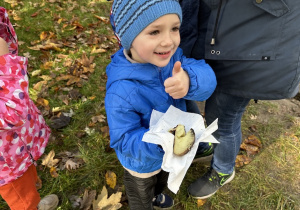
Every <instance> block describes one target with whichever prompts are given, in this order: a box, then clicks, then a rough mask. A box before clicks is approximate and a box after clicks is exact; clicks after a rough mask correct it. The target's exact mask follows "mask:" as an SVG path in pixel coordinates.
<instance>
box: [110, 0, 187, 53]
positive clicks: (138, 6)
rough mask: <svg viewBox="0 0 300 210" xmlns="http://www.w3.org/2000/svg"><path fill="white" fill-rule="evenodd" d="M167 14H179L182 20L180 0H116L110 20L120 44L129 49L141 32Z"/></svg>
mask: <svg viewBox="0 0 300 210" xmlns="http://www.w3.org/2000/svg"><path fill="white" fill-rule="evenodd" d="M166 14H177V15H178V16H179V19H180V21H182V12H181V7H180V5H179V2H178V0H148V1H147V0H114V2H113V5H112V8H111V14H110V22H111V25H112V28H113V30H114V32H115V35H116V37H117V38H118V40H119V42H120V44H121V45H122V46H123V47H124V48H125V49H127V50H129V49H130V47H131V44H132V42H133V40H134V39H135V37H136V36H137V35H139V33H140V32H142V31H143V30H144V29H145V28H146V27H147V26H148V25H149V24H151V23H152V22H154V21H155V20H156V19H158V18H160V17H161V16H163V15H166Z"/></svg>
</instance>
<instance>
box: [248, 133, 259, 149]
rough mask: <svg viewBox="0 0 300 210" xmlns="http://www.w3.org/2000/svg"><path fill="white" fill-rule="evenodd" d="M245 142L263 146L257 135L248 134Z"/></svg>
mask: <svg viewBox="0 0 300 210" xmlns="http://www.w3.org/2000/svg"><path fill="white" fill-rule="evenodd" d="M244 143H245V144H251V145H254V146H257V147H259V148H261V147H262V144H261V141H260V140H259V139H258V138H257V136H254V135H251V136H248V137H247V138H246V139H245V140H244Z"/></svg>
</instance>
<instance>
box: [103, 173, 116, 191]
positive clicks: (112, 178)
mask: <svg viewBox="0 0 300 210" xmlns="http://www.w3.org/2000/svg"><path fill="white" fill-rule="evenodd" d="M105 180H106V184H107V185H108V186H109V187H110V188H112V189H114V188H115V186H116V184H117V175H116V174H115V173H114V172H112V171H107V172H106V174H105Z"/></svg>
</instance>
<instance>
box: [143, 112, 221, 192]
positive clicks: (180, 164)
mask: <svg viewBox="0 0 300 210" xmlns="http://www.w3.org/2000/svg"><path fill="white" fill-rule="evenodd" d="M178 124H182V125H184V126H185V129H186V131H188V130H190V128H193V129H194V132H195V136H196V140H195V143H194V145H193V147H192V148H191V150H190V151H189V152H188V153H187V154H185V155H184V156H177V155H174V153H173V143H174V135H173V134H171V133H170V132H169V130H170V129H172V128H174V127H176V126H177V125H178ZM149 129H150V130H149V131H148V132H146V133H145V134H144V136H143V139H142V141H145V142H149V143H153V144H159V145H161V146H162V148H163V150H164V151H165V154H164V157H163V163H162V169H163V170H164V171H167V172H169V179H168V188H169V189H170V190H171V191H172V192H173V193H175V194H176V193H177V191H178V190H179V187H180V185H181V183H182V180H183V178H184V176H185V174H186V172H187V170H188V168H189V167H190V165H191V163H192V162H193V159H194V157H195V155H196V152H197V148H198V144H199V143H200V142H212V143H219V142H218V141H217V140H216V139H215V138H214V137H213V136H212V135H211V134H212V133H213V132H214V131H216V130H217V129H218V125H217V119H216V120H215V121H214V122H213V123H212V124H211V125H209V126H208V127H207V128H205V124H204V120H203V117H202V116H201V115H199V114H195V113H188V112H183V111H181V110H180V109H177V108H176V107H174V106H170V107H169V109H168V110H167V112H166V113H161V112H158V111H156V110H153V111H152V114H151V118H150V128H149Z"/></svg>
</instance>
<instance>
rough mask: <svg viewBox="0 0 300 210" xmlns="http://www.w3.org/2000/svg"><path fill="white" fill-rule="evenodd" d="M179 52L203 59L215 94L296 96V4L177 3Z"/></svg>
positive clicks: (258, 0)
mask: <svg viewBox="0 0 300 210" xmlns="http://www.w3.org/2000/svg"><path fill="white" fill-rule="evenodd" d="M181 5H182V9H183V23H182V26H181V29H180V30H181V39H182V41H181V45H180V46H181V48H182V49H183V51H184V54H185V55H186V56H187V57H193V58H196V59H206V61H207V62H208V63H209V64H210V65H211V67H212V68H213V69H214V71H215V73H216V76H217V81H218V85H217V90H219V91H222V92H225V93H229V94H232V95H237V96H242V97H245V98H253V99H282V98H290V97H293V96H294V95H296V93H297V92H298V91H299V89H298V88H299V81H300V59H299V57H300V2H299V1H298V0H182V1H181Z"/></svg>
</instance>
